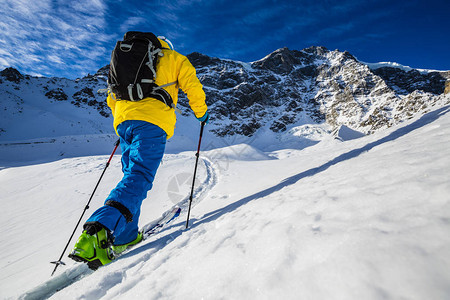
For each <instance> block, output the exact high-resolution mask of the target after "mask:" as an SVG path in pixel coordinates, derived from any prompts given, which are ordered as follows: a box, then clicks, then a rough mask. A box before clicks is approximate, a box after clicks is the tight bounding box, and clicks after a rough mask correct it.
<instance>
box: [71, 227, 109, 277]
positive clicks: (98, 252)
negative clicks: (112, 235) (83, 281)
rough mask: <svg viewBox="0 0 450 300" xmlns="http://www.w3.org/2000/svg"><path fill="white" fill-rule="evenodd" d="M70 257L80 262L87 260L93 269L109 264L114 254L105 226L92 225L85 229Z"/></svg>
mask: <svg viewBox="0 0 450 300" xmlns="http://www.w3.org/2000/svg"><path fill="white" fill-rule="evenodd" d="M69 257H70V258H71V259H73V260H75V261H78V262H85V263H87V264H88V266H89V268H90V269H92V270H97V269H98V268H99V267H100V266H104V265H106V264H109V263H110V262H111V261H112V260H113V259H114V255H113V253H112V250H111V246H110V242H109V239H108V232H107V231H106V229H105V228H101V229H100V228H98V227H97V226H91V227H88V228H86V230H84V231H83V233H82V234H81V236H80V237H79V238H78V241H77V242H76V243H75V246H74V248H73V250H72V252H71V253H70V254H69Z"/></svg>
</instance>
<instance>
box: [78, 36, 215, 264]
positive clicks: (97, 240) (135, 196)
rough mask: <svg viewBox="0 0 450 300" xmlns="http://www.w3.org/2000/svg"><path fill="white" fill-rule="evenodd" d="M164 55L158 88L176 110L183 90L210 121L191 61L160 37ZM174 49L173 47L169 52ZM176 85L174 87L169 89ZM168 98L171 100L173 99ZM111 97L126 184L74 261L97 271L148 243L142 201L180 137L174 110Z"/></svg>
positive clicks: (95, 217)
mask: <svg viewBox="0 0 450 300" xmlns="http://www.w3.org/2000/svg"><path fill="white" fill-rule="evenodd" d="M158 40H159V41H160V43H161V46H162V50H161V53H160V54H159V57H158V63H157V65H156V71H155V72H156V76H155V83H156V84H157V85H158V86H160V87H161V86H164V90H165V91H166V92H167V93H168V94H169V95H170V96H171V98H172V100H173V104H174V106H175V105H176V104H177V100H178V89H179V88H181V89H182V90H183V92H184V93H186V95H187V97H188V99H189V105H190V107H191V109H192V110H193V112H194V114H195V116H196V118H197V119H198V120H199V121H200V122H205V123H206V122H207V121H208V120H209V113H208V108H207V106H206V104H205V93H204V91H203V87H202V84H201V83H200V81H199V79H198V78H197V76H196V70H195V68H194V67H193V66H192V64H191V63H190V62H189V60H188V59H187V58H186V57H185V56H184V55H182V54H180V53H178V52H176V51H174V50H173V47H171V46H172V44H171V43H170V42H169V43H167V42H166V41H167V39H165V38H163V37H158ZM169 44H170V46H169ZM168 83H172V84H168ZM167 93H166V94H167ZM116 96H117V95H115V94H114V93H112V92H109V93H108V97H107V103H108V106H109V107H110V108H111V111H112V115H113V117H114V128H115V130H116V133H117V134H118V136H119V137H120V147H121V150H122V171H123V178H122V180H121V181H120V182H119V183H118V184H117V186H116V187H115V188H114V189H113V190H112V191H111V192H110V194H109V196H108V197H107V198H106V200H105V203H104V206H102V207H100V208H99V209H98V210H97V211H95V212H94V213H93V214H92V216H91V217H90V218H89V219H88V220H87V221H86V223H85V224H84V226H83V229H84V230H83V233H82V234H81V236H80V237H79V239H78V241H77V242H76V244H75V246H74V249H73V250H72V252H71V253H70V254H69V257H70V258H72V259H74V260H75V261H80V262H86V263H87V264H88V266H89V267H90V268H91V269H97V268H98V267H99V266H102V265H106V264H108V263H110V262H111V261H112V260H113V259H114V254H118V253H120V252H123V251H124V250H125V249H126V248H127V247H129V246H131V245H134V244H136V243H138V242H140V241H141V240H142V234H141V233H140V232H139V229H138V220H139V215H140V207H141V204H142V201H143V200H144V199H145V198H146V197H147V192H148V191H149V190H150V189H151V188H152V183H153V180H154V178H155V174H156V170H157V169H158V166H159V164H160V163H161V160H162V158H163V155H164V150H165V144H166V140H167V139H169V138H170V137H172V135H173V134H174V128H175V122H176V116H175V109H174V106H173V107H172V108H171V107H168V106H166V105H165V104H164V103H163V102H161V101H158V100H156V99H154V98H152V97H147V98H144V99H142V100H140V101H125V100H121V99H118V98H116Z"/></svg>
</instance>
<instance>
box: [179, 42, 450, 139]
mask: <svg viewBox="0 0 450 300" xmlns="http://www.w3.org/2000/svg"><path fill="white" fill-rule="evenodd" d="M188 58H189V60H190V61H191V62H192V64H193V65H194V66H195V67H196V68H197V73H198V76H199V78H200V80H201V82H202V83H203V85H204V87H205V91H206V94H207V102H208V105H209V106H210V107H211V111H212V112H213V113H214V119H216V121H214V122H213V123H214V124H215V125H214V129H213V130H214V132H216V133H217V134H218V135H220V136H225V135H233V134H244V135H252V134H254V133H255V132H256V131H257V130H258V129H259V128H261V127H263V126H268V128H270V129H271V130H272V131H274V132H282V131H285V130H286V129H287V128H288V126H289V125H290V124H293V123H296V122H298V121H299V120H300V119H302V118H303V119H304V118H310V119H312V120H313V121H315V122H318V123H320V122H327V123H328V124H330V125H331V126H332V127H338V126H340V125H347V126H349V127H351V128H354V129H358V130H360V131H362V132H365V133H370V132H373V131H375V130H377V129H379V128H383V127H388V126H391V125H393V124H395V123H397V122H399V121H401V120H403V119H405V118H408V117H410V116H412V115H414V114H415V113H417V112H419V111H423V110H426V109H427V108H428V107H431V106H433V105H434V103H436V102H437V101H441V98H442V97H441V95H442V94H443V93H444V90H445V82H446V77H447V76H448V74H447V73H441V72H439V73H438V72H432V73H426V74H422V73H420V72H419V71H416V70H413V71H410V72H405V71H403V70H400V69H395V68H379V69H376V70H371V69H369V67H368V66H366V65H365V64H362V63H360V62H359V61H357V60H356V59H355V58H354V57H353V56H352V55H351V54H350V53H348V52H340V51H337V50H336V51H329V50H327V49H326V48H324V47H310V48H307V49H304V50H302V51H296V50H289V49H288V48H282V49H279V50H277V51H275V52H273V53H271V54H269V55H268V56H266V57H265V58H263V59H261V60H259V61H256V62H253V63H241V62H235V61H230V60H221V59H218V58H210V57H208V56H205V55H202V54H199V53H193V54H191V55H188ZM223 124H226V125H223Z"/></svg>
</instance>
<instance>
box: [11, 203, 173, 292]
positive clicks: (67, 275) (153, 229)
mask: <svg viewBox="0 0 450 300" xmlns="http://www.w3.org/2000/svg"><path fill="white" fill-rule="evenodd" d="M180 213H181V208H180V207H178V206H175V207H173V208H172V209H170V210H169V211H166V212H165V213H164V214H163V215H162V216H161V217H160V218H158V219H156V220H154V221H152V222H150V223H147V224H145V225H144V226H143V227H142V228H141V232H142V240H147V239H149V238H151V237H152V236H154V235H155V234H157V233H158V232H160V231H161V230H162V229H163V228H164V227H165V226H166V225H167V224H168V223H170V222H172V221H173V220H174V219H175V218H177V217H178V216H179V215H180ZM141 243H142V241H141V242H139V243H138V244H136V245H133V246H132V247H130V249H135V248H136V247H139V245H140V244H141ZM127 252H128V249H127V250H126V251H124V252H123V253H121V254H119V255H117V256H116V258H115V259H114V261H115V260H117V259H120V257H121V256H122V255H123V254H125V253H127ZM114 261H113V262H114ZM60 264H61V265H63V264H64V263H62V262H60ZM94 272H95V271H93V270H91V269H89V267H88V265H87V264H85V263H80V264H76V265H75V266H73V267H71V268H69V269H67V270H65V271H64V272H62V273H61V274H58V275H57V276H54V277H51V278H50V279H49V280H47V281H46V282H44V283H42V284H40V285H38V286H37V287H35V288H33V289H32V290H30V291H28V292H26V293H25V294H23V295H21V296H20V297H19V299H24V300H30V299H46V298H49V297H50V296H52V295H53V294H55V293H57V292H58V291H60V290H62V289H64V288H66V287H68V286H70V285H71V284H72V283H74V282H77V281H79V280H81V279H82V278H84V277H86V276H88V275H90V274H92V273H94Z"/></svg>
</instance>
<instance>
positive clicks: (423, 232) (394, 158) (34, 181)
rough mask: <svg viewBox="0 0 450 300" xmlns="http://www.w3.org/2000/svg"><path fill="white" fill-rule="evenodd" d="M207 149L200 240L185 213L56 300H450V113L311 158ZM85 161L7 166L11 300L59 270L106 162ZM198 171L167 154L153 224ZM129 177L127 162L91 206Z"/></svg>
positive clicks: (146, 216) (310, 151) (3, 181)
mask: <svg viewBox="0 0 450 300" xmlns="http://www.w3.org/2000/svg"><path fill="white" fill-rule="evenodd" d="M193 135H195V134H193ZM182 136H183V138H186V139H188V137H187V136H188V135H187V133H186V134H185V135H183V134H182ZM102 138H103V139H105V137H104V136H99V137H98V139H102ZM58 140H59V139H58ZM91 141H92V139H91ZM94 142H95V141H94ZM172 143H173V145H174V146H172V147H174V148H173V149H177V150H180V149H181V148H182V143H181V142H177V141H174V142H172ZM214 143H215V144H214V145H218V144H217V143H218V141H215V142H214ZM93 144H95V143H93ZM192 144H194V145H195V142H194V143H190V144H189V147H190V146H191V145H192ZM208 144H209V143H208V140H207V139H206V140H205V146H206V148H207V149H208V151H204V152H203V153H202V157H203V158H205V159H206V160H205V162H204V163H202V164H200V173H199V182H208V180H211V178H212V177H214V182H213V184H211V183H206V184H205V186H206V187H208V188H206V190H204V192H203V194H202V196H201V197H200V199H198V201H199V202H198V203H197V205H196V206H195V207H194V209H193V211H192V214H191V217H192V218H191V226H190V228H189V229H187V230H185V229H184V219H185V214H183V215H182V216H181V217H180V218H179V219H178V220H177V221H176V222H174V223H173V224H172V225H171V226H169V227H168V228H166V229H165V230H163V231H162V232H161V233H160V234H159V235H157V236H156V237H154V238H153V239H150V240H148V241H146V242H145V243H144V244H142V245H141V246H140V247H137V248H135V249H132V250H131V251H130V252H129V253H127V254H126V255H125V256H123V257H122V258H121V259H120V260H118V261H116V262H114V263H112V264H111V265H109V266H108V267H105V268H101V269H99V270H98V271H96V272H95V273H93V274H91V275H89V276H88V277H87V278H85V279H82V280H80V281H78V282H76V283H74V284H73V285H72V286H70V287H68V288H66V289H64V290H62V291H60V292H58V293H57V294H55V295H54V296H53V297H52V299H200V298H202V299H448V298H450V234H449V233H450V174H449V172H448V170H449V169H450V155H449V154H450V153H449V150H448V149H450V107H449V106H445V107H441V108H436V109H435V110H433V111H431V112H429V113H427V114H426V115H423V116H422V117H417V118H415V119H412V120H409V121H407V122H404V123H402V124H400V125H398V126H396V127H393V128H390V129H387V130H383V131H379V132H377V133H375V134H373V135H370V136H365V137H361V138H358V139H353V140H348V141H345V142H341V141H339V140H336V139H332V138H331V137H329V138H324V139H323V140H322V141H320V142H317V143H315V144H313V145H311V146H310V147H306V148H304V149H302V150H296V149H287V148H286V149H281V147H278V148H277V149H278V150H276V151H272V152H263V151H261V150H259V149H258V148H257V147H256V146H255V145H253V144H247V145H246V144H238V145H233V146H228V147H225V148H217V147H212V146H210V145H209V147H208ZM255 144H256V141H255ZM44 145H45V144H28V145H22V147H21V148H20V149H21V150H20V151H26V150H24V149H26V148H29V147H34V148H35V149H38V148H39V147H43V146H44ZM3 147H5V146H3ZM2 149H3V148H0V153H1V154H2V155H4V153H5V151H9V150H5V149H3V150H2ZM105 149H106V148H105ZM186 149H188V147H187V148H185V149H184V150H186ZM191 149H192V148H191ZM194 149H195V148H194ZM209 149H211V150H209ZM280 149H281V150H280ZM111 150H112V147H111ZM1 151H3V152H1ZM17 151H18V150H17ZM75 154H76V153H74V154H73V155H72V156H71V157H67V158H63V159H61V160H51V159H48V160H47V162H45V159H44V160H40V161H39V162H36V163H31V162H28V163H27V162H21V163H17V164H13V163H9V164H5V163H3V165H4V166H5V168H3V169H1V170H0V195H1V200H0V202H1V205H2V207H3V209H2V218H1V219H0V222H1V223H0V236H1V239H2V240H1V242H2V245H3V253H2V256H1V258H0V268H1V270H2V271H1V272H0V285H1V286H0V296H1V297H0V298H13V299H14V298H17V297H19V296H20V295H21V294H23V293H25V292H26V291H27V290H30V289H31V288H33V287H35V286H37V285H39V284H40V283H42V282H43V281H45V280H46V279H47V278H48V277H49V276H50V273H51V270H52V265H50V264H49V263H48V262H49V261H51V260H55V259H57V258H58V257H59V254H60V251H61V250H62V248H63V246H64V244H65V242H66V240H67V238H68V236H69V234H70V232H71V230H72V228H73V226H74V224H75V223H76V220H77V219H78V217H79V215H80V213H81V210H82V209H83V207H84V205H85V202H86V201H87V198H88V196H89V193H90V192H91V190H92V188H93V186H94V184H95V182H96V180H97V178H98V176H99V174H100V173H101V170H102V169H103V167H104V163H105V161H106V160H107V157H108V152H107V151H106V150H105V151H104V153H103V154H104V155H87V156H79V157H77V156H76V155H75ZM94 154H95V153H94ZM42 155H43V157H44V158H45V153H43V154H42ZM84 155H86V154H84ZM1 157H4V156H1ZM208 162H211V165H210V167H211V166H212V168H213V169H209V172H208ZM193 163H194V152H193V151H184V152H182V151H175V150H172V151H169V154H168V155H166V156H165V158H164V163H163V165H162V166H161V167H160V170H159V173H158V176H157V178H156V182H155V185H154V189H153V190H152V191H151V192H150V193H149V198H148V199H147V200H146V201H145V202H144V207H143V209H142V218H141V221H142V222H145V221H150V220H152V219H154V218H156V217H159V216H160V215H161V214H162V213H163V212H164V211H166V210H167V209H169V208H170V207H171V206H172V205H173V204H174V202H176V201H178V200H179V198H177V197H175V196H174V195H176V194H178V195H186V194H187V193H188V189H189V187H188V186H189V184H188V183H187V182H189V180H185V179H183V178H185V176H188V175H187V174H190V173H191V172H192V168H193ZM210 172H213V173H214V174H213V175H212V174H211V173H210ZM120 175H121V174H120V162H119V158H118V157H116V158H115V159H114V160H113V163H112V165H111V167H110V169H109V170H108V171H107V173H106V175H105V178H104V181H103V182H102V184H101V185H100V187H99V190H98V192H97V194H96V196H95V197H94V200H93V201H94V202H93V203H92V205H91V207H97V206H98V205H100V204H101V202H102V201H103V199H104V197H105V196H106V195H107V193H108V192H109V190H110V189H111V188H112V187H113V186H114V185H115V183H116V182H117V181H118V180H119V179H120ZM171 195H172V196H171ZM181 197H182V196H181ZM65 261H66V263H67V264H68V266H67V267H66V268H70V266H71V265H73V264H74V263H73V262H71V261H70V260H68V259H66V260H65ZM63 268H64V267H61V270H58V272H62V271H63Z"/></svg>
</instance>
